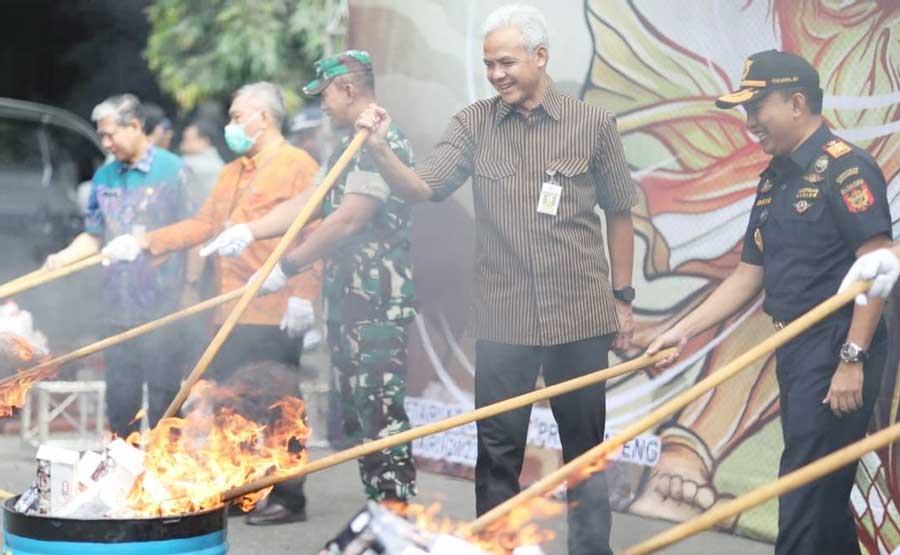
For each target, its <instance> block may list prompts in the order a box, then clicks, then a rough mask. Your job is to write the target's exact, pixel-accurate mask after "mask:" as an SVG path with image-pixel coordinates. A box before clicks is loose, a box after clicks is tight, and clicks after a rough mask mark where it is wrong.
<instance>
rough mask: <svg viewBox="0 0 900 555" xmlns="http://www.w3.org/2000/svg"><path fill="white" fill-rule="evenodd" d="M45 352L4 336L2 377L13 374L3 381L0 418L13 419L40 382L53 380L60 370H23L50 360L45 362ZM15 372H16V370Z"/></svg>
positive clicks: (0, 346) (0, 356) (0, 350)
mask: <svg viewBox="0 0 900 555" xmlns="http://www.w3.org/2000/svg"><path fill="white" fill-rule="evenodd" d="M41 354H42V353H41V352H40V351H39V350H38V349H37V348H36V347H34V346H33V345H32V344H31V343H29V342H28V341H26V340H25V339H22V338H21V337H19V336H17V335H13V334H10V333H4V334H0V361H2V368H0V375H6V374H10V373H11V372H13V373H12V375H10V376H7V377H6V378H4V379H3V380H0V418H6V417H7V416H11V415H12V413H13V409H15V408H19V407H22V406H23V405H24V404H25V395H26V394H27V393H28V390H30V389H31V387H32V386H33V385H34V384H36V383H37V382H39V381H41V380H44V379H47V378H49V377H52V376H54V375H55V374H56V368H53V367H48V368H41V369H39V370H37V371H29V370H22V368H23V367H25V366H30V365H33V364H34V363H40V362H42V361H45V360H49V355H46V356H44V357H43V358H42V359H41V360H36V359H37V358H38V357H39V356H41ZM13 369H14V370H13Z"/></svg>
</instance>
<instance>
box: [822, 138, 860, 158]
mask: <svg viewBox="0 0 900 555" xmlns="http://www.w3.org/2000/svg"><path fill="white" fill-rule="evenodd" d="M822 150H824V151H825V152H827V153H828V155H829V156H831V157H832V158H840V157H841V156H843V155H845V154H847V153H848V152H850V151H852V150H853V147H852V146H850V145H849V144H847V143H845V142H844V141H842V140H840V139H833V140H831V141H828V142H827V143H825V145H824V146H822Z"/></svg>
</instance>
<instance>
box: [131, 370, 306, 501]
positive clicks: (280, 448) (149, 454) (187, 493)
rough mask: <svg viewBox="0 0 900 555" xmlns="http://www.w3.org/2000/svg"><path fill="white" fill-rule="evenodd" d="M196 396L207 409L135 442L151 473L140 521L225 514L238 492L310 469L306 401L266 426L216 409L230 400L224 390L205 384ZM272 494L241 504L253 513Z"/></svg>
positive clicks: (139, 491) (280, 406) (137, 493)
mask: <svg viewBox="0 0 900 555" xmlns="http://www.w3.org/2000/svg"><path fill="white" fill-rule="evenodd" d="M194 391H195V395H196V394H198V393H199V396H200V397H201V403H200V406H198V407H196V408H194V409H193V410H192V411H191V412H190V413H189V414H188V415H187V416H186V417H185V418H183V419H181V418H167V419H164V420H162V421H160V422H159V424H158V425H157V426H156V427H155V428H154V429H152V430H148V431H146V432H144V433H143V434H138V433H134V434H132V435H131V436H130V437H129V438H128V442H129V443H131V444H133V445H135V446H137V447H139V448H140V449H142V450H143V451H144V453H145V459H144V468H145V469H146V472H145V473H144V475H143V476H142V478H141V479H140V480H139V482H138V483H136V484H135V487H134V488H133V490H132V491H131V494H130V495H129V498H128V506H129V509H131V510H132V511H134V512H135V513H137V514H140V515H147V516H150V515H154V516H174V515H179V514H185V513H192V512H197V511H202V510H206V509H210V508H213V507H217V506H219V505H220V504H221V503H222V501H221V498H220V495H221V494H222V493H223V492H225V491H227V490H229V489H231V488H235V487H238V486H241V485H243V484H245V483H247V482H249V481H252V480H256V479H259V478H262V477H264V476H267V475H269V474H273V473H281V472H291V471H296V470H297V469H298V468H300V467H302V466H303V465H304V464H306V461H307V453H306V448H305V446H306V439H307V438H308V437H309V428H307V426H306V423H305V422H306V418H305V416H306V414H305V407H304V403H303V401H302V400H300V399H297V398H295V397H284V398H282V399H281V400H279V401H277V402H276V403H274V404H273V405H271V406H270V407H269V410H270V420H269V422H268V423H266V424H262V423H257V422H253V421H251V420H248V419H247V418H245V417H243V416H241V415H240V414H238V413H237V412H235V410H234V409H233V408H230V407H227V406H222V407H219V408H216V409H214V408H213V406H214V405H215V401H217V400H221V399H222V398H224V397H228V396H229V395H230V394H229V393H228V392H227V391H225V390H223V388H221V387H219V386H215V385H213V384H211V383H210V382H199V383H198V384H197V386H196V387H195V390H194ZM270 489H271V488H269V489H267V490H263V491H261V492H256V493H254V494H250V495H247V496H245V497H242V498H240V499H238V500H236V501H235V503H236V504H238V505H239V506H240V507H241V508H242V509H243V510H245V511H247V510H250V509H252V508H253V506H254V505H255V504H256V503H257V502H258V501H259V500H260V499H262V498H263V497H265V496H266V495H267V494H268V493H269V491H270Z"/></svg>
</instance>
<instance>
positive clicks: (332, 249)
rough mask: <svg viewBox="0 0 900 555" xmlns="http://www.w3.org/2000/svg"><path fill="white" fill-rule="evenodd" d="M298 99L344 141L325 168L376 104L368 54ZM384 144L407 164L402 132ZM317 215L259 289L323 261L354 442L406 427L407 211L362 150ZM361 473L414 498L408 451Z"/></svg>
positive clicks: (332, 344) (235, 248)
mask: <svg viewBox="0 0 900 555" xmlns="http://www.w3.org/2000/svg"><path fill="white" fill-rule="evenodd" d="M303 92H304V93H306V94H308V95H313V96H321V100H322V104H321V105H322V111H323V112H325V113H326V114H327V115H328V118H329V119H330V120H331V124H332V126H333V127H334V129H336V130H338V131H340V132H341V133H342V134H343V137H342V138H341V140H340V142H339V143H338V146H337V148H336V149H335V151H334V152H333V153H332V154H331V156H330V157H329V160H328V164H327V166H328V167H332V166H334V164H335V163H336V162H337V160H338V159H339V158H340V157H341V155H342V154H343V153H344V151H345V150H346V148H347V146H348V145H349V144H350V141H351V139H352V138H353V137H352V130H353V123H354V121H356V118H357V116H359V114H360V113H361V112H362V111H363V110H365V109H366V108H367V107H368V106H369V104H370V103H371V102H373V101H374V100H375V77H374V74H373V71H372V61H371V59H370V58H369V54H368V53H366V52H363V51H360V50H349V51H347V52H343V53H341V54H337V55H335V56H330V57H327V58H324V59H322V60H319V61H318V62H317V63H316V79H315V80H314V81H312V82H311V83H309V84H308V85H307V86H306V87H304V88H303ZM387 137H388V138H387V140H388V142H389V143H390V148H391V149H392V152H394V153H395V155H396V156H398V157H399V158H400V159H402V160H403V163H404V164H406V165H412V163H413V160H412V149H411V147H410V145H409V141H408V140H407V138H406V137H405V135H404V134H403V133H402V132H401V131H400V130H399V129H398V128H396V127H391V129H390V130H389V131H388V135H387ZM307 198H308V195H299V196H297V197H296V198H294V199H291V200H290V201H288V202H285V203H284V204H282V205H281V206H279V207H277V208H276V209H275V210H273V211H272V212H270V213H269V214H267V215H265V216H264V217H262V218H260V219H258V220H256V221H253V222H250V223H248V224H247V231H249V236H250V237H251V238H252V240H253V241H256V240H264V239H265V238H267V237H275V236H278V235H280V234H283V233H284V232H285V231H286V230H287V229H288V227H289V226H290V225H291V223H292V222H293V220H294V218H295V217H296V214H297V213H298V212H299V211H300V209H301V207H302V206H303V205H304V204H305V203H306V200H307ZM320 213H321V216H322V223H321V225H320V226H319V227H318V228H316V229H315V230H314V231H312V232H311V233H310V234H309V236H308V237H307V238H306V240H305V241H304V242H303V243H301V244H300V245H299V246H297V247H296V248H294V249H292V250H291V251H289V252H288V253H287V254H286V255H285V256H284V258H282V259H281V262H280V263H279V264H278V265H277V266H276V267H275V268H274V269H273V270H272V273H271V274H270V275H269V277H268V278H267V279H266V281H265V283H264V284H263V287H262V290H263V291H277V290H280V289H281V288H282V287H284V286H285V284H286V283H288V282H289V280H290V279H292V278H291V276H293V275H295V274H297V272H298V271H299V270H300V269H301V268H304V267H306V266H307V265H309V264H310V263H312V262H314V261H315V260H317V259H319V258H323V257H324V258H325V271H324V276H323V280H322V281H323V283H322V296H323V298H324V301H325V307H326V317H327V323H328V346H329V350H330V354H331V364H332V366H333V367H334V370H335V375H336V376H337V379H338V392H339V395H340V398H341V409H342V412H343V414H342V416H343V420H344V430H345V432H346V434H347V436H348V437H350V438H351V439H353V440H355V441H359V442H362V441H373V440H375V439H378V438H382V437H386V436H388V435H392V434H396V433H399V432H403V431H405V430H408V429H409V428H410V423H409V417H408V415H407V414H406V410H405V408H404V406H403V400H404V398H405V396H406V351H407V344H408V334H407V328H408V325H409V323H410V322H411V321H412V319H413V318H414V317H415V315H416V311H415V306H414V301H415V288H414V283H413V269H412V256H411V251H410V235H409V234H410V226H411V225H412V209H411V207H410V205H409V204H408V203H406V202H404V201H403V199H401V198H400V197H398V196H396V195H392V194H391V190H390V187H388V185H387V184H386V183H385V182H384V179H383V178H382V177H381V175H380V174H379V173H378V171H377V169H376V168H375V165H374V163H373V162H372V159H371V158H370V155H369V153H368V152H367V151H366V149H365V148H363V149H362V150H360V152H359V153H357V154H356V155H355V156H354V157H353V158H352V160H351V161H350V163H349V164H348V168H347V169H346V170H345V171H343V172H342V173H341V175H340V176H339V177H338V179H337V181H336V183H335V185H334V187H333V188H332V189H331V190H330V191H329V192H328V195H327V196H326V197H325V200H324V202H323V203H322V206H321V209H320ZM253 244H255V243H253ZM248 245H250V243H249V242H247V241H246V235H245V234H244V233H243V232H241V231H237V230H234V229H233V228H232V229H229V230H226V231H225V232H223V233H222V234H221V235H219V237H218V238H216V240H215V241H213V242H212V243H210V244H209V246H208V247H207V248H208V249H211V250H215V251H217V252H218V253H219V254H222V255H227V256H234V255H238V254H240V253H241V252H242V251H244V249H248V248H252V246H249V247H248ZM244 252H246V251H244ZM359 472H360V478H361V480H362V483H363V486H364V488H365V492H366V496H367V497H369V498H370V499H373V500H376V501H390V502H400V503H402V502H406V500H407V499H409V498H410V497H411V496H413V495H415V494H416V469H415V466H414V464H413V458H412V449H411V446H410V445H409V444H405V445H400V446H397V447H394V448H392V449H385V450H384V451H381V452H378V453H373V454H371V455H368V456H366V457H363V458H361V459H360V460H359Z"/></svg>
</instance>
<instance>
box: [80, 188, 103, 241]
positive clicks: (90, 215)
mask: <svg viewBox="0 0 900 555" xmlns="http://www.w3.org/2000/svg"><path fill="white" fill-rule="evenodd" d="M84 231H85V233H88V234H90V235H93V236H95V237H102V236H103V234H104V233H105V231H106V222H105V221H104V219H103V211H102V210H100V201H99V200H98V198H97V182H96V181H91V194H90V196H89V197H88V204H87V211H86V212H85V214H84Z"/></svg>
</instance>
